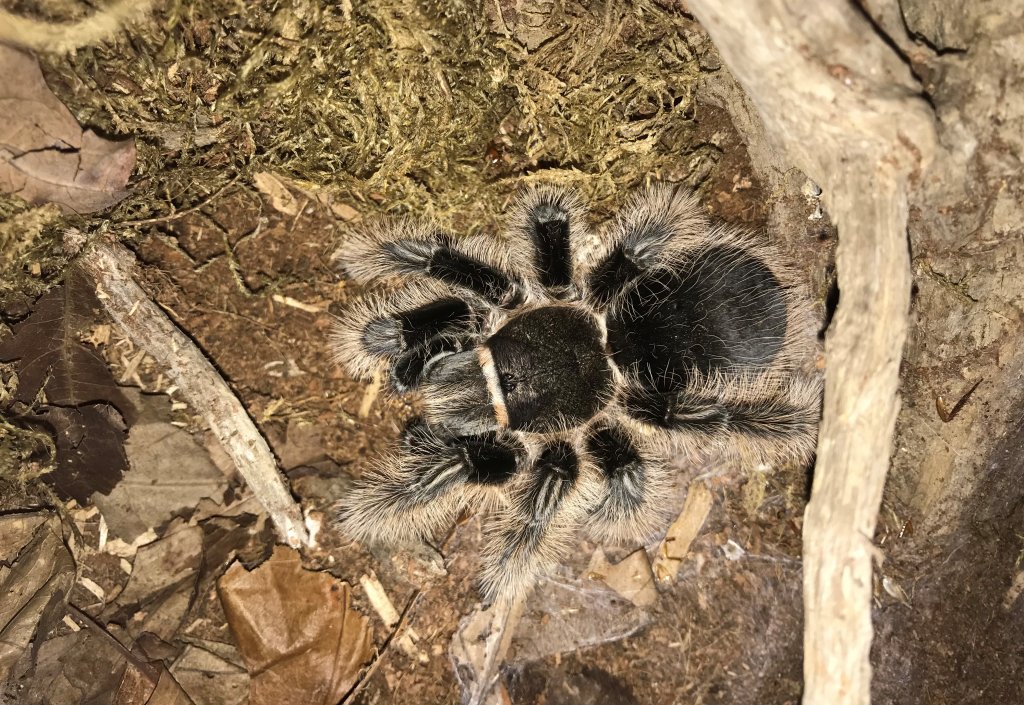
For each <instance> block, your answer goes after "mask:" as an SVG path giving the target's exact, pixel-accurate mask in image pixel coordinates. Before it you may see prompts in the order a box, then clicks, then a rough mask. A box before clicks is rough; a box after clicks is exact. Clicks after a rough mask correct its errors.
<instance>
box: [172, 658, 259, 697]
mask: <svg viewBox="0 0 1024 705" xmlns="http://www.w3.org/2000/svg"><path fill="white" fill-rule="evenodd" d="M171 673H172V674H173V675H174V679H175V680H176V681H178V683H180V684H181V687H182V688H183V689H184V690H185V692H186V693H188V696H189V697H190V698H192V700H193V701H194V702H195V703H196V705H243V704H244V703H247V702H248V700H249V674H248V673H247V672H246V670H245V669H244V668H242V667H241V666H236V665H235V664H233V663H231V662H230V661H227V660H225V659H223V658H221V657H220V656H218V655H216V654H214V653H211V652H210V651H207V650H206V649H202V648H199V647H198V646H186V647H185V650H184V651H183V652H182V654H181V656H180V657H178V659H177V660H175V662H174V665H173V666H171Z"/></svg>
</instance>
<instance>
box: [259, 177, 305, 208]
mask: <svg viewBox="0 0 1024 705" xmlns="http://www.w3.org/2000/svg"><path fill="white" fill-rule="evenodd" d="M252 180H253V183H254V184H255V185H256V188H257V189H258V190H259V192H260V193H262V194H263V195H264V196H266V197H267V198H268V199H269V200H270V205H271V206H272V207H273V208H274V210H276V211H277V212H279V213H284V214H285V215H298V213H299V201H298V199H297V198H295V196H294V195H293V194H292V192H291V191H289V190H288V187H287V186H285V185H284V182H283V181H281V179H279V178H278V177H276V176H274V175H273V174H271V173H270V172H268V171H260V172H257V173H256V174H253V177H252Z"/></svg>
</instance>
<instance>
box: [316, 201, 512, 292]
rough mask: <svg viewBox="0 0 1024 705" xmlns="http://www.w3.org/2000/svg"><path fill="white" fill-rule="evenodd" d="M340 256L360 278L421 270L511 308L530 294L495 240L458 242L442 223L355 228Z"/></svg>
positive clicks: (347, 270)
mask: <svg viewBox="0 0 1024 705" xmlns="http://www.w3.org/2000/svg"><path fill="white" fill-rule="evenodd" d="M488 255H489V256H488ZM334 259H335V261H336V262H338V263H339V264H340V265H341V268H342V270H343V271H344V272H345V274H346V275H347V276H348V277H350V278H351V279H354V280H355V281H358V282H369V281H373V280H375V279H380V278H381V277H384V276H389V275H390V276H410V275H421V276H426V277H429V278H432V279H434V280H437V281H439V282H444V283H445V284H448V285H450V286H452V287H455V288H458V289H463V290H465V291H469V292H473V293H475V294H477V295H478V296H480V297H481V298H483V299H484V300H485V301H488V302H489V303H491V304H493V305H495V306H499V307H505V308H512V307H514V306H516V305H518V304H519V303H521V302H522V299H523V294H524V292H523V286H522V283H521V282H519V281H517V280H516V279H515V278H513V277H512V276H510V275H509V274H507V273H506V272H504V271H502V266H501V263H504V262H505V260H507V255H506V254H505V253H504V252H503V251H502V250H500V249H499V248H498V246H497V245H495V244H494V243H493V242H488V241H485V240H480V239H478V240H472V241H470V240H466V241H465V242H461V241H456V240H455V238H453V237H452V236H451V235H449V234H448V233H445V232H443V231H441V230H439V229H437V228H436V227H433V226H424V225H418V224H416V223H413V222H411V221H399V222H397V223H391V224H387V225H377V226H376V227H371V228H369V229H366V230H363V231H360V232H357V233H353V234H352V235H351V236H350V238H349V240H348V241H347V242H346V243H345V244H344V245H343V246H342V247H341V248H340V249H339V250H338V252H337V253H335V256H334Z"/></svg>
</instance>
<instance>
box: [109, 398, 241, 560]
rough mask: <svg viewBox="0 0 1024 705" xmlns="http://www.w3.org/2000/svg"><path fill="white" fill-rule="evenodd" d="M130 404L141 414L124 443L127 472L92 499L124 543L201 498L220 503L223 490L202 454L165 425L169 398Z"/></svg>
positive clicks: (223, 484) (222, 480)
mask: <svg viewBox="0 0 1024 705" xmlns="http://www.w3.org/2000/svg"><path fill="white" fill-rule="evenodd" d="M133 404H134V405H135V406H136V407H138V408H140V409H141V413H140V416H139V419H138V420H137V421H136V423H135V425H133V426H132V427H131V429H130V430H129V431H128V441H127V443H125V453H126V455H127V456H128V464H129V466H130V467H131V472H130V473H129V474H128V475H127V476H125V478H124V479H123V480H122V481H121V482H119V483H118V484H117V486H116V487H115V488H113V490H112V491H110V492H109V493H108V494H107V495H106V496H103V495H101V494H96V495H93V497H92V501H93V503H95V505H96V506H97V507H99V508H100V511H101V512H103V516H104V517H105V519H106V521H107V525H108V526H109V528H110V530H111V531H112V532H113V534H114V536H116V537H118V538H120V539H123V540H125V541H128V542H131V541H133V540H134V539H135V537H136V536H138V535H139V534H142V533H144V532H145V531H146V530H147V529H149V528H158V527H160V526H161V525H163V524H165V523H166V522H167V521H169V520H170V519H171V517H172V516H173V515H174V514H176V513H180V512H181V510H187V509H193V508H194V507H196V505H198V504H199V501H200V500H201V499H203V498H205V497H210V498H212V499H215V500H222V499H223V497H224V491H225V490H226V489H227V479H226V478H225V477H224V474H223V473H221V471H220V470H218V469H217V467H216V466H215V465H214V464H213V461H212V460H211V459H210V455H209V453H207V452H206V449H205V448H203V446H201V445H200V444H199V443H197V442H196V441H195V439H194V438H193V437H192V436H191V435H189V434H188V433H187V432H185V431H183V430H182V429H180V428H178V427H177V426H173V425H171V424H170V423H169V418H170V403H169V400H168V399H167V397H160V398H159V399H156V400H154V399H152V398H151V397H149V396H145V397H142V399H141V401H140V403H134V402H133Z"/></svg>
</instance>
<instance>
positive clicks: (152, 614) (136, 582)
mask: <svg viewBox="0 0 1024 705" xmlns="http://www.w3.org/2000/svg"><path fill="white" fill-rule="evenodd" d="M202 562H203V530H202V528H200V527H198V526H186V527H181V528H179V529H177V530H174V528H173V527H172V528H171V529H168V534H167V535H166V536H165V537H164V538H162V539H160V540H159V541H154V542H153V543H150V544H147V545H145V546H143V547H141V548H140V549H139V550H138V553H136V555H135V563H134V564H133V566H132V575H131V578H129V580H128V584H127V585H125V588H124V590H122V591H121V593H120V594H119V595H118V596H117V597H116V599H115V600H114V602H113V603H112V604H111V605H109V606H108V608H107V609H106V610H105V611H104V619H105V621H107V622H123V623H124V624H125V625H126V628H127V629H128V631H129V633H131V634H132V636H138V635H139V634H140V633H142V632H144V631H146V632H149V633H151V634H155V635H156V636H158V637H160V638H161V639H164V640H169V639H171V638H172V637H173V636H174V635H175V633H176V632H177V631H178V628H179V627H180V626H181V620H182V619H183V618H184V617H185V613H186V612H188V609H189V607H190V606H191V605H192V600H193V597H194V593H195V589H196V578H197V576H198V575H199V571H200V568H201V567H202ZM140 617H141V619H140Z"/></svg>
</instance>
